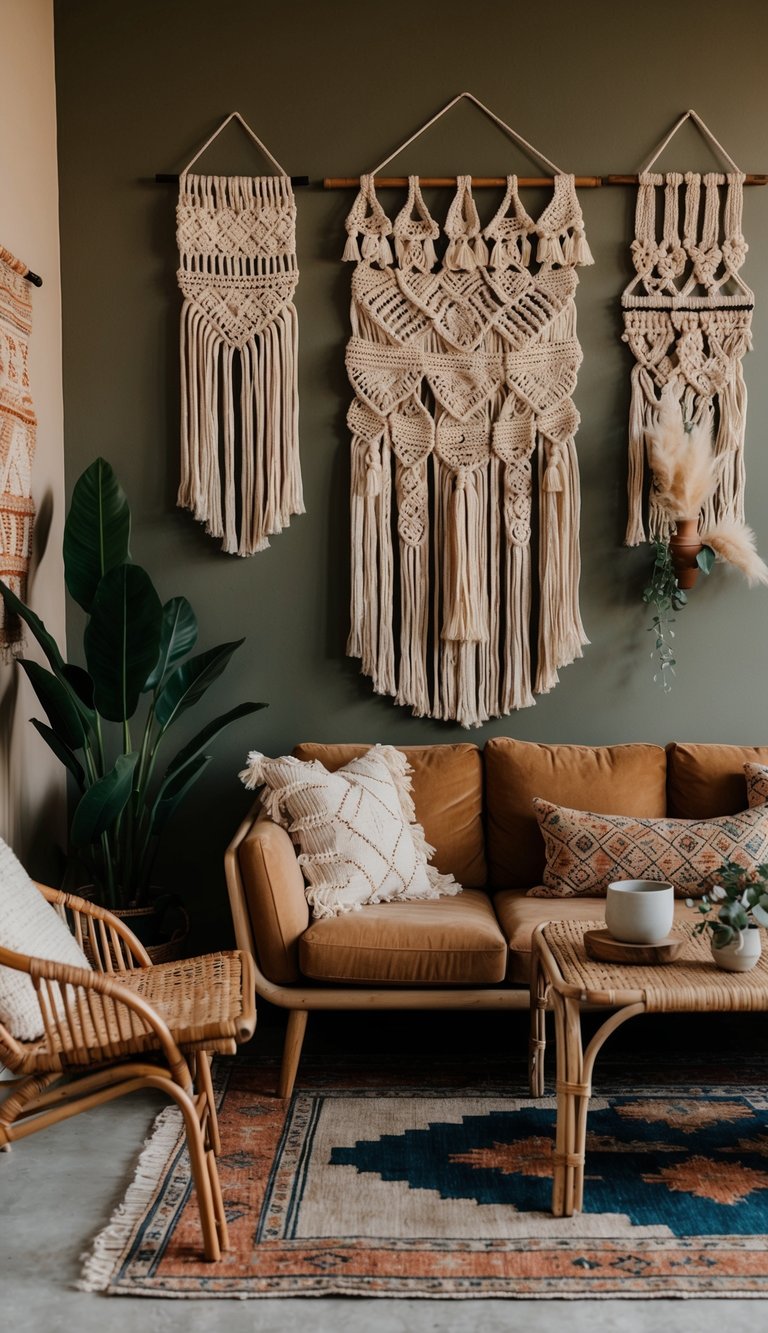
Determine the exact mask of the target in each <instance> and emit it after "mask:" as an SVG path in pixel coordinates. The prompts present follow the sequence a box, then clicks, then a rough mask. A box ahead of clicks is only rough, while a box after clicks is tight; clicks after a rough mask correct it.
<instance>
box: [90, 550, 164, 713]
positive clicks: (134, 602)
mask: <svg viewBox="0 0 768 1333" xmlns="http://www.w3.org/2000/svg"><path fill="white" fill-rule="evenodd" d="M162 618H163V608H162V606H161V605H160V598H159V597H158V595H157V593H156V592H155V589H154V587H153V585H152V580H151V579H150V577H149V575H148V574H147V573H146V571H145V570H143V569H142V568H141V566H140V565H128V564H124V565H116V566H115V568H114V569H108V570H107V572H106V574H105V575H104V577H103V578H102V579H101V581H100V583H99V586H98V588H97V589H96V596H95V597H94V599H93V608H92V611H91V618H90V620H89V622H88V624H87V626H86V630H85V635H84V637H83V642H84V644H85V658H86V661H87V663H88V670H89V671H90V673H91V676H92V677H93V683H94V687H95V695H94V697H95V701H96V707H97V708H98V710H99V712H100V713H101V715H102V717H105V718H108V719H109V721H110V722H123V721H126V720H127V719H128V718H130V717H133V714H134V713H135V712H136V706H137V704H138V702H139V695H140V694H141V690H142V686H143V685H144V682H145V680H146V679H147V676H148V675H149V673H150V671H151V670H152V668H153V667H154V665H155V663H156V662H157V657H158V653H159V650H160V628H161V624H162Z"/></svg>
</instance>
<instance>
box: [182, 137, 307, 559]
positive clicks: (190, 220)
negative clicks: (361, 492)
mask: <svg viewBox="0 0 768 1333" xmlns="http://www.w3.org/2000/svg"><path fill="white" fill-rule="evenodd" d="M234 114H235V115H236V114H237V113H234ZM237 118H238V119H239V120H240V121H241V123H242V124H243V125H245V122H243V121H242V118H241V117H239V116H238V117H237ZM229 119H232V117H228V120H229ZM227 123H228V121H225V122H224V124H227ZM223 128H224V125H222V126H220V128H219V130H217V132H216V133H217V134H218V133H220V130H221V129H223ZM245 128H246V130H247V131H248V133H249V134H251V137H252V138H254V139H255V138H256V136H255V135H254V134H253V131H252V130H251V129H250V128H249V126H247V125H245ZM212 137H215V136H212ZM210 142H211V141H210V140H209V143H210ZM256 142H257V143H258V144H259V147H260V148H262V149H264V146H263V144H261V142H260V141H259V140H256ZM207 146H208V145H207V144H206V145H204V148H206V147H207ZM204 148H202V149H201V150H200V152H203V151H204ZM264 152H266V149H264ZM199 155H200V154H199V153H198V154H197V155H196V157H199ZM267 155H268V156H269V157H270V158H271V154H267ZM194 160H196V158H195V159H193V161H194ZM271 160H272V161H274V160H275V159H274V158H271ZM190 165H191V164H190ZM276 165H278V167H279V164H277V163H276ZM279 169H280V171H281V172H282V168H279ZM176 221H177V240H178V246H179V256H180V267H179V272H178V280H179V287H180V288H181V291H182V293H183V295H184V306H183V308H182V312H181V483H180V486H179V495H178V503H179V505H180V506H181V507H182V508H184V509H191V510H192V513H193V514H194V516H195V518H197V519H199V520H200V521H201V522H202V523H205V526H206V532H208V533H209V534H210V536H212V537H221V538H222V539H223V541H222V548H223V550H225V551H227V552H229V553H230V554H233V555H234V554H236V555H253V554H254V552H256V551H263V550H264V549H265V547H267V546H269V541H268V540H267V539H268V538H269V537H271V536H273V535H274V534H275V533H278V532H281V531H282V529H283V528H284V527H287V525H288V523H289V521H290V518H291V515H293V514H303V513H304V501H303V497H302V484H301V466H300V461H299V400H298V387H297V364H298V322H297V318H296V309H295V307H294V305H293V300H292V298H293V294H294V292H295V290H296V285H297V283H298V280H299V270H298V266H297V262H296V234H295V233H296V203H295V200H294V196H293V190H292V188H291V180H290V177H289V176H287V175H285V174H284V173H282V174H281V175H278V176H257V177H246V176H196V175H191V174H190V173H189V171H188V170H187V171H185V172H183V173H182V174H181V176H180V178H179V203H178V208H177V211H176Z"/></svg>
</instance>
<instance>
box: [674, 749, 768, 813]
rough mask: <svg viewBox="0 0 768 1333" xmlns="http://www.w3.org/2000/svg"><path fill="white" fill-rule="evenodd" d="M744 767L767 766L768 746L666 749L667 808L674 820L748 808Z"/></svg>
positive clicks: (734, 811)
mask: <svg viewBox="0 0 768 1333" xmlns="http://www.w3.org/2000/svg"><path fill="white" fill-rule="evenodd" d="M745 764H768V745H703V744H701V745H692V744H688V743H684V742H682V741H674V742H673V743H672V744H671V745H668V746H667V805H668V809H669V814H670V815H671V816H672V818H673V819H712V818H713V817H714V816H715V815H735V814H736V812H737V810H744V809H745V808H746V805H747V783H746V778H745V776H744V765H745Z"/></svg>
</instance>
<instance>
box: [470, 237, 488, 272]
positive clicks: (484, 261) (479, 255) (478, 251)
mask: <svg viewBox="0 0 768 1333" xmlns="http://www.w3.org/2000/svg"><path fill="white" fill-rule="evenodd" d="M472 250H473V252H474V257H475V263H476V265H477V267H478V268H487V266H488V246H487V245H486V243H485V241H484V240H483V238H482V236H476V237H475V239H474V241H473V242H472Z"/></svg>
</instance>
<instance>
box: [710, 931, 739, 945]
mask: <svg viewBox="0 0 768 1333" xmlns="http://www.w3.org/2000/svg"><path fill="white" fill-rule="evenodd" d="M735 937H736V931H735V930H732V929H731V927H730V926H714V928H713V930H712V941H713V943H714V946H715V948H716V949H723V948H724V947H725V945H726V944H730V942H731V940H733V939H735Z"/></svg>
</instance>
